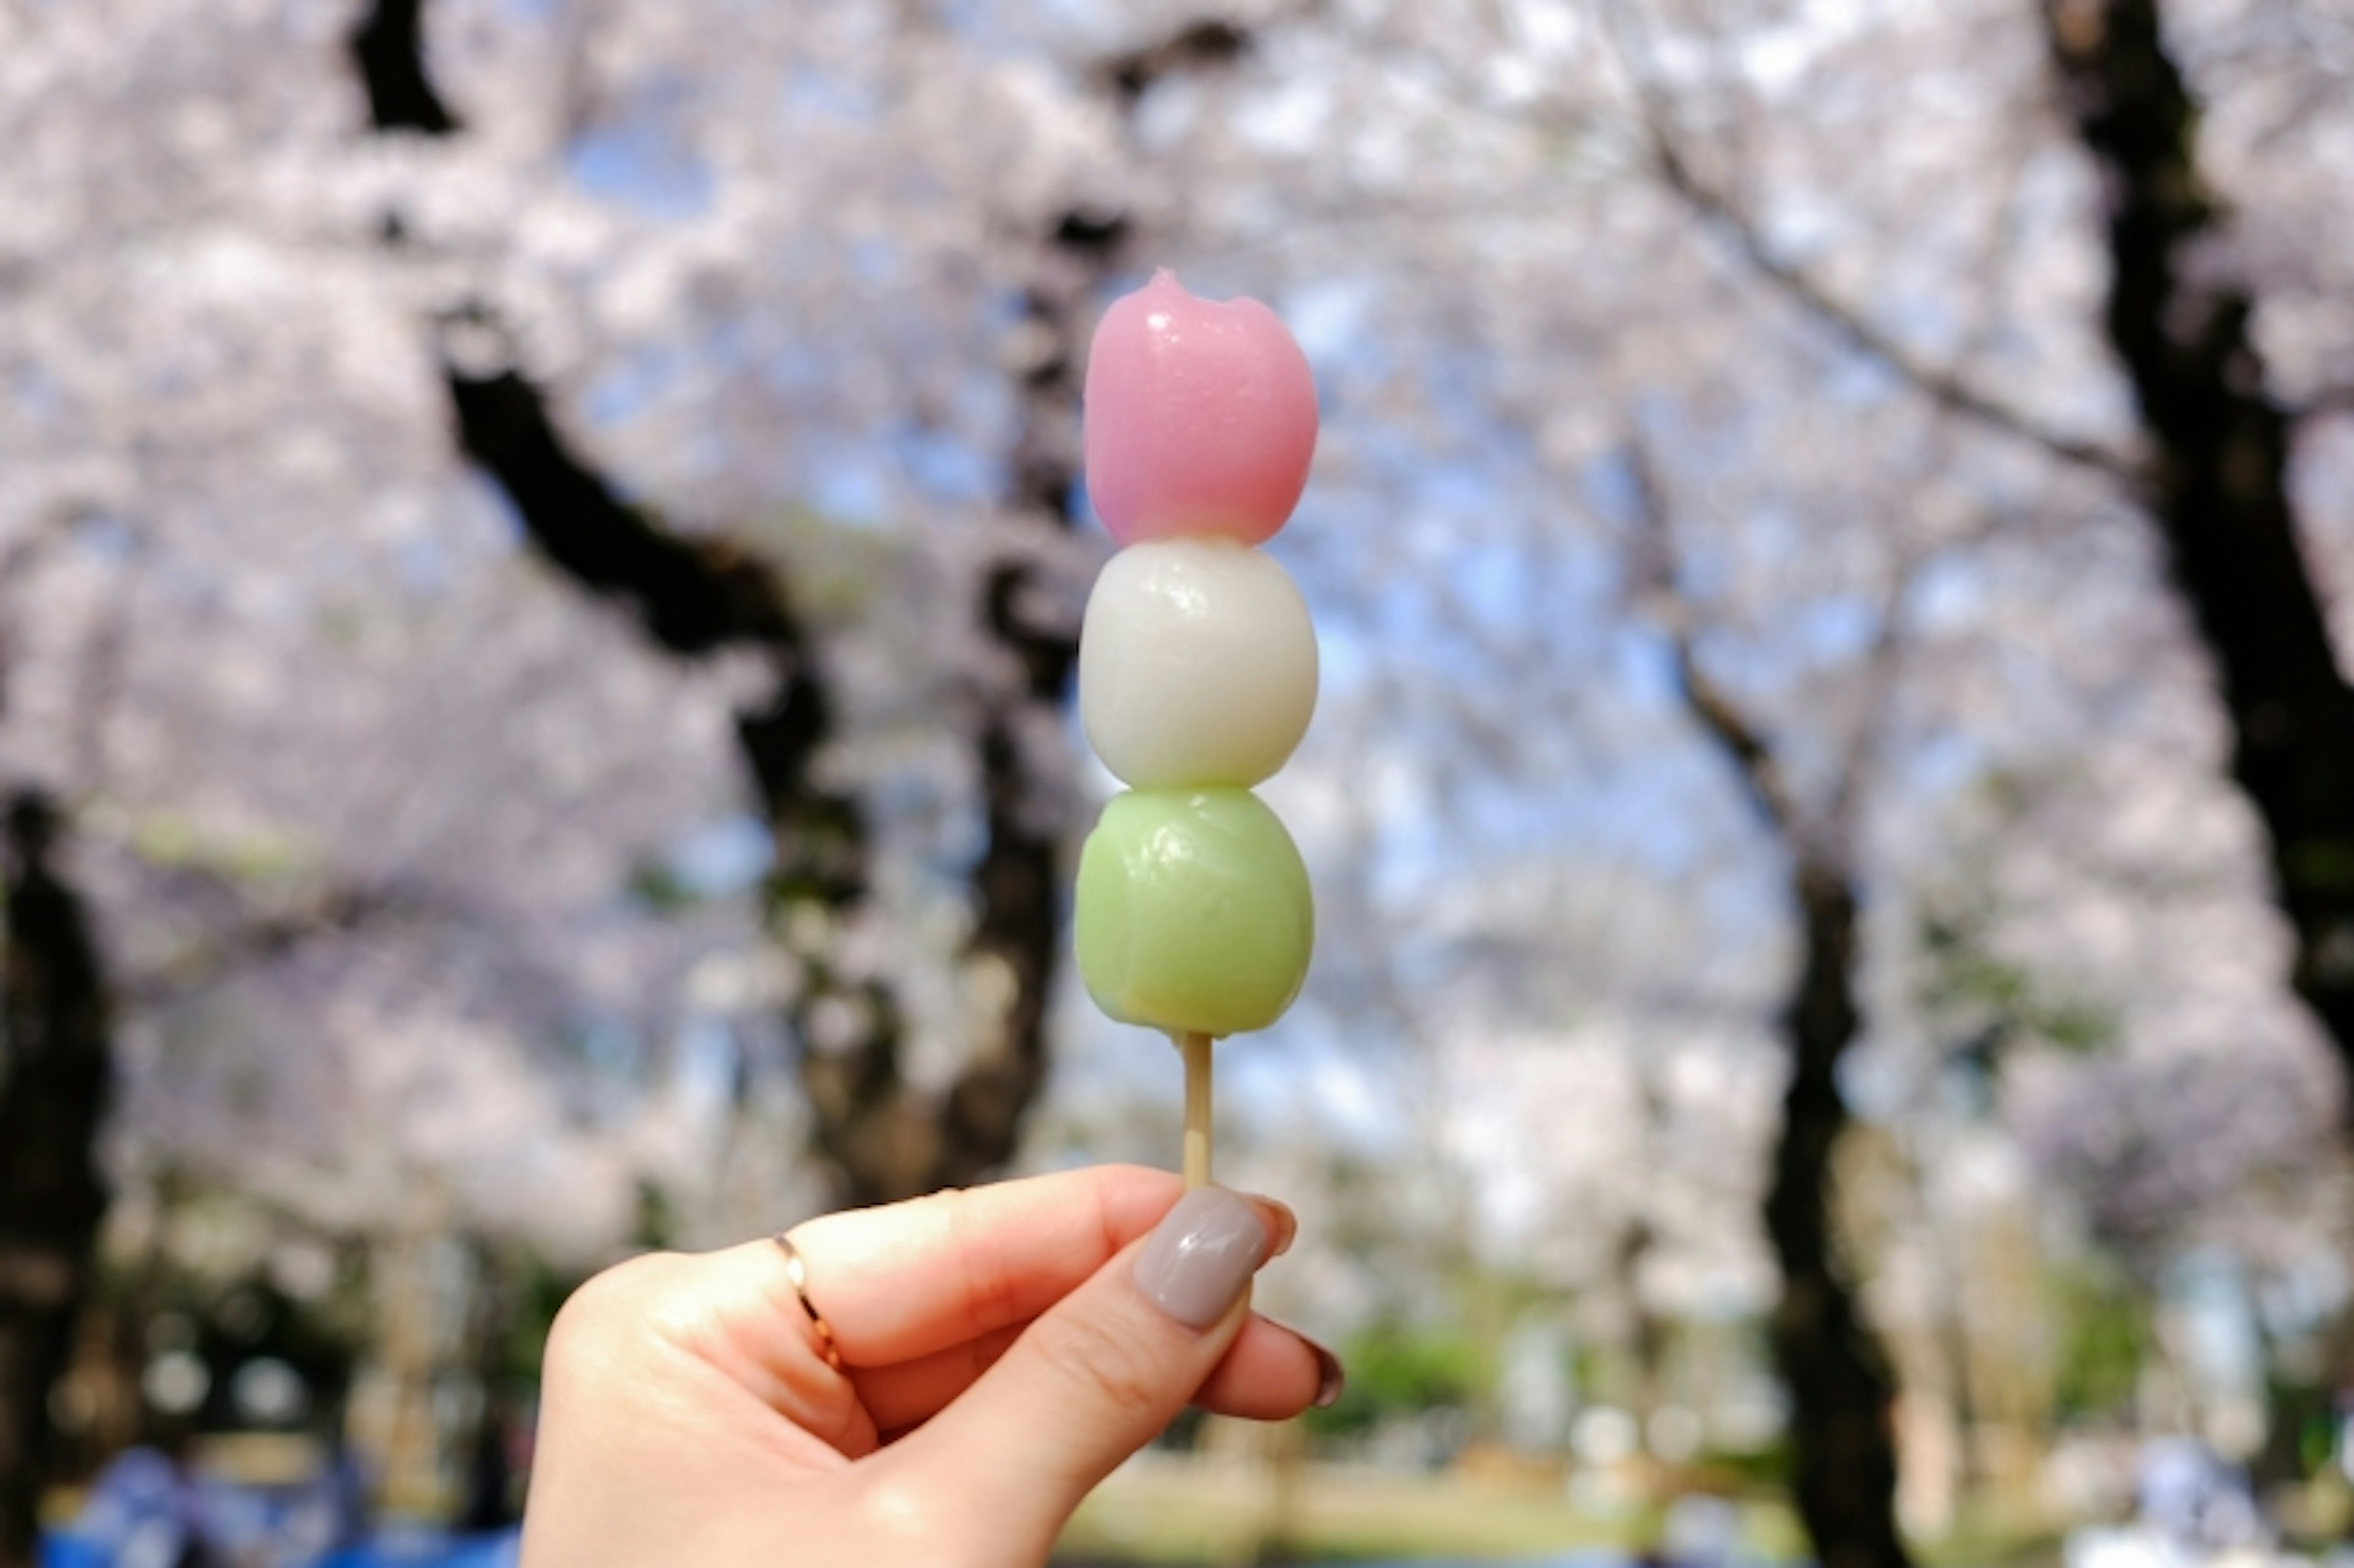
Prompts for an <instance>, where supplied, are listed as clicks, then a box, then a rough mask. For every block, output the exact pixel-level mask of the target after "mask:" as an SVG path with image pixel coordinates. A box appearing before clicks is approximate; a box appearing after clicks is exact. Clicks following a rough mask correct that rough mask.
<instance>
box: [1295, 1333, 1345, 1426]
mask: <svg viewBox="0 0 2354 1568" xmlns="http://www.w3.org/2000/svg"><path fill="white" fill-rule="evenodd" d="M1292 1332H1294V1333H1299V1330H1297V1329H1295V1330H1292ZM1299 1338H1300V1340H1302V1341H1303V1342H1304V1343H1305V1344H1306V1345H1307V1346H1308V1348H1309V1349H1310V1350H1311V1351H1315V1352H1316V1398H1315V1400H1314V1402H1313V1403H1314V1404H1315V1406H1316V1408H1317V1409H1319V1410H1330V1409H1331V1408H1332V1407H1333V1406H1334V1405H1335V1404H1340V1403H1341V1392H1342V1391H1343V1390H1345V1389H1346V1388H1347V1387H1348V1386H1349V1371H1348V1369H1347V1368H1346V1367H1343V1366H1342V1365H1341V1358H1340V1357H1338V1356H1336V1355H1334V1354H1333V1353H1332V1352H1331V1351H1328V1350H1326V1349H1325V1348H1324V1347H1323V1346H1321V1345H1320V1344H1318V1343H1317V1342H1316V1341H1315V1340H1310V1339H1309V1338H1308V1336H1307V1335H1305V1334H1300V1335H1299Z"/></svg>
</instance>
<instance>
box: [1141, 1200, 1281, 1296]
mask: <svg viewBox="0 0 2354 1568" xmlns="http://www.w3.org/2000/svg"><path fill="white" fill-rule="evenodd" d="M1266 1261H1267V1222H1266V1221H1264V1220H1262V1219H1260V1218H1259V1213H1258V1210H1257V1207H1256V1206H1254V1205H1253V1204H1252V1203H1251V1202H1250V1201H1249V1200H1248V1199H1246V1198H1242V1197H1238V1196H1236V1195H1235V1193H1232V1192H1227V1191H1226V1190H1225V1188H1224V1187H1196V1188H1194V1189H1193V1191H1192V1192H1188V1193H1186V1194H1185V1195H1184V1196H1183V1197H1182V1198H1180V1199H1178V1200H1177V1206H1176V1207H1175V1208H1173V1209H1172V1210H1170V1211H1169V1213H1168V1216H1167V1217H1166V1218H1164V1219H1163V1220H1162V1221H1161V1223H1160V1224H1158V1225H1156V1226H1154V1227H1153V1231H1152V1236H1151V1239H1150V1240H1149V1241H1147V1242H1146V1243H1145V1244H1144V1250H1143V1251H1142V1252H1140V1253H1138V1254H1137V1255H1136V1267H1135V1273H1134V1276H1133V1277H1134V1278H1135V1280H1136V1287H1137V1288H1138V1289H1139V1290H1141V1291H1143V1292H1144V1294H1145V1295H1147V1296H1149V1297H1150V1298H1152V1304H1153V1305H1154V1306H1156V1307H1158V1308H1161V1310H1162V1311H1163V1312H1166V1313H1168V1314H1169V1315H1170V1316H1171V1317H1172V1318H1174V1319H1177V1321H1179V1322H1180V1323H1182V1324H1184V1325H1185V1326H1186V1327H1187V1328H1189V1329H1206V1328H1208V1327H1209V1326H1210V1325H1211V1324H1213V1323H1215V1322H1216V1321H1217V1320H1218V1319H1221V1318H1223V1317H1225V1315H1226V1312H1227V1309H1228V1308H1232V1307H1233V1306H1234V1304H1235V1301H1236V1300H1238V1299H1239V1298H1241V1296H1242V1293H1243V1287H1244V1286H1246V1285H1248V1284H1249V1283H1250V1277H1251V1276H1252V1275H1253V1274H1256V1273H1257V1271H1258V1266H1259V1265H1260V1264H1262V1263H1265V1262H1266Z"/></svg>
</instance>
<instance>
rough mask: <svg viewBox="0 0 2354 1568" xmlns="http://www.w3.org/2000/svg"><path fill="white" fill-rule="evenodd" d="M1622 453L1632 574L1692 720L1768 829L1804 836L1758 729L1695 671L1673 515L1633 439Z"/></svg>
mask: <svg viewBox="0 0 2354 1568" xmlns="http://www.w3.org/2000/svg"><path fill="white" fill-rule="evenodd" d="M1623 450H1624V453H1625V460H1626V462H1627V466H1628V471H1630V472H1631V473H1632V474H1633V476H1634V480H1635V507H1636V525H1637V547H1638V558H1637V566H1636V574H1637V576H1638V578H1639V579H1640V584H1639V586H1640V587H1641V588H1642V590H1643V591H1644V592H1645V593H1646V594H1648V595H1649V596H1650V597H1651V598H1652V599H1653V600H1654V602H1655V608H1656V610H1657V613H1658V616H1659V620H1660V622H1661V624H1662V625H1663V627H1664V628H1665V630H1666V631H1667V634H1668V647H1669V652H1670V656H1671V657H1672V659H1673V660H1674V662H1675V672H1676V685H1677V689H1678V690H1679V691H1680V692H1681V694H1682V695H1683V699H1684V705H1685V707H1686V708H1687V709H1688V710H1689V711H1690V712H1691V715H1692V717H1693V719H1694V720H1696V721H1697V722H1698V723H1699V725H1700V726H1701V728H1702V731H1703V732H1704V733H1705V734H1706V735H1707V736H1708V737H1709V738H1710V739H1711V740H1712V741H1713V742H1715V744H1716V746H1717V747H1718V748H1719V749H1720V750H1722V751H1723V753H1724V755H1725V758H1727V760H1729V761H1730V762H1732V764H1733V768H1734V777H1735V778H1736V779H1739V780H1740V781H1741V786H1742V788H1743V789H1744V791H1745V792H1746V793H1747V794H1748V796H1749V800H1750V803H1751V805H1753V806H1754V807H1755V809H1756V811H1757V814H1758V816H1759V817H1760V818H1761V819H1763V821H1764V822H1765V827H1766V829H1767V831H1768V832H1772V833H1773V834H1774V836H1775V837H1776V838H1777V839H1780V840H1782V841H1784V842H1797V841H1798V840H1799V839H1800V838H1802V837H1804V836H1807V835H1806V834H1805V833H1804V832H1803V829H1802V823H1803V813H1802V812H1801V810H1800V809H1799V806H1798V802H1797V797H1796V796H1795V795H1794V794H1793V793H1792V791H1791V789H1790V784H1789V780H1788V779H1787V778H1786V777H1785V776H1784V774H1783V772H1782V767H1781V763H1780V761H1779V759H1778V758H1776V757H1775V755H1774V750H1773V747H1771V746H1770V745H1769V744H1768V743H1767V740H1766V737H1765V732H1764V731H1763V730H1761V729H1760V728H1759V727H1758V726H1756V725H1755V724H1754V723H1752V722H1751V720H1750V718H1749V716H1748V715H1746V714H1744V713H1743V712H1742V711H1741V708H1740V705H1738V704H1737V703H1735V702H1734V699H1733V696H1732V694H1730V693H1729V692H1727V691H1726V690H1725V689H1724V688H1723V686H1722V685H1720V684H1718V683H1717V682H1716V680H1715V678H1714V677H1713V676H1712V675H1710V674H1709V673H1708V672H1707V671H1705V670H1703V669H1702V668H1701V663H1700V657H1699V654H1698V653H1697V652H1696V651H1695V649H1694V647H1693V638H1692V630H1691V611H1690V607H1689V606H1688V605H1687V604H1686V602H1685V601H1684V599H1683V596H1682V592H1681V588H1680V587H1679V585H1678V581H1677V579H1678V577H1679V572H1678V569H1677V566H1676V544H1675V530H1674V518H1673V514H1672V513H1671V511H1670V507H1669V505H1668V497H1667V491H1666V487H1665V486H1664V484H1663V483H1662V482H1661V481H1660V478H1659V468H1658V465H1657V464H1656V463H1654V462H1653V461H1652V460H1651V454H1650V450H1649V448H1648V447H1647V446H1646V445H1645V444H1644V443H1643V441H1642V440H1640V439H1639V438H1637V439H1632V440H1628V443H1627V445H1626V447H1625V448H1624V449H1623Z"/></svg>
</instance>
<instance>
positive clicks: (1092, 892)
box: [1075, 789, 1316, 1035]
mask: <svg viewBox="0 0 2354 1568" xmlns="http://www.w3.org/2000/svg"><path fill="white" fill-rule="evenodd" d="M1075 923H1076V926H1077V927H1078V949H1079V974H1080V977H1081V978H1082V979H1083V980H1086V982H1087V994H1088V995H1090V996H1092V997H1094V998H1095V1000H1096V1005H1097V1006H1098V1007H1100V1008H1102V1009H1103V1010H1104V1011H1105V1012H1108V1013H1109V1014H1110V1015H1111V1016H1112V1017H1114V1018H1117V1019H1119V1021H1121V1022H1124V1023H1140V1024H1143V1025H1145V1026H1147V1027H1149V1028H1152V1029H1160V1030H1164V1031H1167V1032H1168V1033H1172V1034H1175V1033H1196V1034H1209V1035H1225V1034H1239V1033H1244V1032H1246V1031H1248V1030H1253V1029H1264V1028H1266V1027H1267V1025H1268V1024H1270V1023H1272V1022H1275V1021H1276V1020H1277V1019H1278V1018H1279V1017H1281V1016H1282V1015H1283V1011H1284V1009H1286V1008H1288V1007H1289V1006H1290V1005H1291V1003H1292V1000H1293V999H1294V998H1295V997H1297V996H1298V995H1299V986H1300V982H1301V981H1302V980H1305V979H1307V977H1308V958H1309V953H1310V949H1311V948H1314V946H1315V943H1316V906H1315V902H1314V899H1313V897H1312V896H1311V895H1310V893H1309V889H1308V868H1307V867H1306V866H1305V865H1304V864H1302V863H1300V859H1299V848H1298V847H1297V846H1296V845H1294V844H1293V843H1292V842H1291V835H1290V834H1289V833H1288V832H1285V831H1284V827H1283V823H1282V822H1281V821H1278V819H1277V817H1276V814H1275V813H1274V812H1273V811H1270V810H1267V807H1266V806H1265V805H1264V804H1262V803H1261V802H1260V800H1259V799H1258V797H1257V796H1256V795H1254V794H1252V793H1251V792H1250V791H1249V790H1247V789H1135V790H1130V791H1129V793H1127V794H1125V795H1119V796H1116V797H1115V798H1114V799H1113V800H1112V801H1111V803H1110V804H1109V805H1108V806H1106V807H1105V808H1104V813H1103V817H1102V820H1101V821H1097V823H1096V829H1095V832H1092V833H1090V834H1088V835H1087V846H1086V848H1084V849H1083V850H1082V851H1081V852H1080V853H1079V883H1078V908H1077V911H1076V920H1075Z"/></svg>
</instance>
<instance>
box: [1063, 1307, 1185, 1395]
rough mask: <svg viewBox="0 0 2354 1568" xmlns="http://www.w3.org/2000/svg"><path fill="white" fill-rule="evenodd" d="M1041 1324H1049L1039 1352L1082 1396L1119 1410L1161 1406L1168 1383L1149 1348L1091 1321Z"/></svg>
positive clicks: (1074, 1319) (1076, 1319)
mask: <svg viewBox="0 0 2354 1568" xmlns="http://www.w3.org/2000/svg"><path fill="white" fill-rule="evenodd" d="M1046 1322H1048V1323H1051V1324H1052V1325H1053V1332H1052V1334H1051V1335H1050V1336H1049V1338H1048V1340H1047V1343H1046V1344H1044V1346H1042V1347H1041V1349H1042V1350H1044V1351H1045V1352H1046V1355H1045V1360H1046V1362H1047V1364H1048V1365H1050V1366H1052V1367H1054V1368H1055V1369H1056V1370H1057V1371H1058V1372H1061V1373H1062V1374H1063V1375H1064V1376H1065V1377H1066V1378H1068V1379H1070V1380H1071V1381H1072V1382H1073V1383H1076V1384H1077V1385H1078V1389H1079V1392H1080V1393H1081V1394H1082V1395H1084V1396H1086V1397H1089V1398H1093V1399H1097V1400H1100V1401H1102V1402H1103V1403H1104V1404H1108V1405H1110V1406H1112V1407H1113V1408H1116V1409H1119V1410H1131V1411H1144V1410H1150V1409H1153V1408H1155V1407H1157V1406H1159V1405H1160V1404H1161V1403H1162V1385H1163V1384H1164V1383H1166V1382H1167V1381H1168V1379H1167V1377H1166V1376H1165V1375H1164V1373H1163V1372H1162V1370H1161V1365H1160V1362H1159V1361H1158V1360H1157V1359H1156V1358H1155V1357H1154V1356H1153V1354H1152V1351H1151V1349H1150V1346H1147V1345H1144V1344H1141V1343H1140V1342H1139V1341H1138V1340H1136V1339H1135V1337H1133V1336H1131V1335H1129V1334H1124V1333H1122V1332H1120V1331H1119V1328H1118V1326H1117V1325H1115V1324H1111V1323H1107V1322H1104V1321H1102V1320H1100V1319H1095V1318H1089V1317H1083V1316H1077V1315H1074V1316H1071V1317H1068V1318H1063V1319H1047V1320H1046ZM1041 1326H1042V1327H1043V1326H1044V1324H1042V1325H1041Z"/></svg>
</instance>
